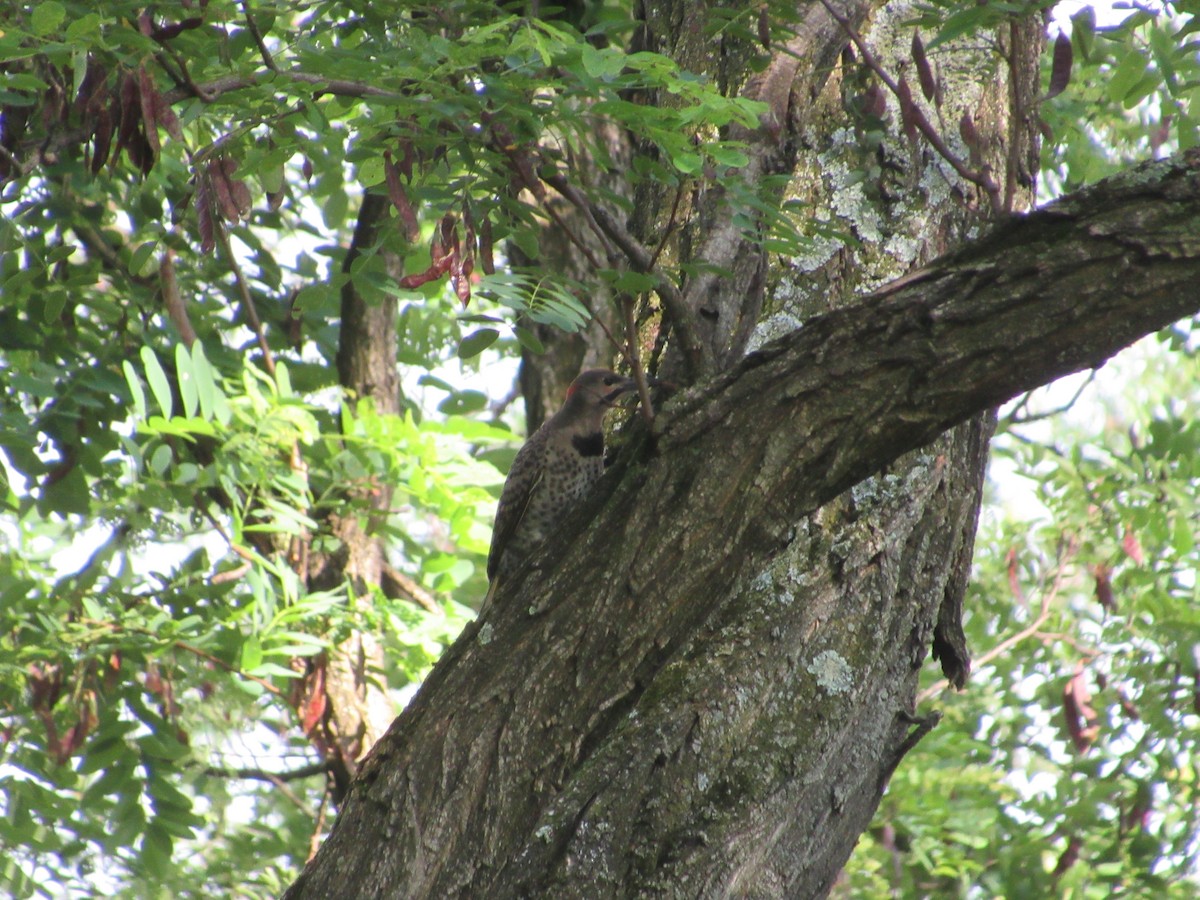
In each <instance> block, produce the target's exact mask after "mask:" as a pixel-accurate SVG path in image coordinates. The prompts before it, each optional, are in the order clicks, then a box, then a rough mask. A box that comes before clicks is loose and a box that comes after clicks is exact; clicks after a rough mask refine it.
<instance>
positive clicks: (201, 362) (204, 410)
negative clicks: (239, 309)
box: [192, 341, 220, 422]
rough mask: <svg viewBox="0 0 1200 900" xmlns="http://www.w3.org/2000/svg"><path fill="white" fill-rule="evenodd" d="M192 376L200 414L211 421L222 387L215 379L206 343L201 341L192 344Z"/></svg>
mask: <svg viewBox="0 0 1200 900" xmlns="http://www.w3.org/2000/svg"><path fill="white" fill-rule="evenodd" d="M192 376H193V379H194V383H195V385H196V395H197V397H198V398H199V400H200V415H201V416H202V417H203V418H205V419H207V420H208V421H210V422H211V421H212V419H213V416H214V414H215V409H216V398H217V394H218V393H220V388H218V387H217V384H216V382H215V381H214V380H213V370H212V366H211V365H210V364H209V362H208V357H206V356H205V355H204V345H203V344H201V343H200V342H199V341H196V342H195V343H194V344H192Z"/></svg>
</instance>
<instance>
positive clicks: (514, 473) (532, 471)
mask: <svg viewBox="0 0 1200 900" xmlns="http://www.w3.org/2000/svg"><path fill="white" fill-rule="evenodd" d="M545 446H546V433H545V432H544V431H543V430H542V429H538V430H537V431H536V432H534V434H533V436H532V437H531V438H530V439H529V440H527V441H526V442H525V445H524V446H523V447H521V449H520V450H518V451H517V455H516V457H515V458H514V459H513V464H512V468H511V469H509V471H508V478H506V479H505V481H504V488H503V490H501V491H500V504H499V506H497V507H496V522H495V524H494V525H493V526H492V546H491V549H490V550H489V551H488V561H487V573H488V579H489V580H490V579H493V578H495V577H496V570H497V569H498V568H499V567H500V557H501V556H502V555H503V554H504V548H505V547H507V546H508V542H509V540H510V539H511V538H512V536H513V534H514V533H515V532H516V530H517V526H518V525H520V524H521V519H523V518H524V517H525V510H526V509H528V508H529V500H530V498H532V497H533V494H534V491H535V490H536V489H537V486H538V483H539V482H540V481H541V480H542V475H543V474H544V471H545V467H544V466H543V464H542V459H543V456H544V452H543V451H544V449H545Z"/></svg>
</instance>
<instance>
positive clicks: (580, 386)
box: [567, 369, 637, 414]
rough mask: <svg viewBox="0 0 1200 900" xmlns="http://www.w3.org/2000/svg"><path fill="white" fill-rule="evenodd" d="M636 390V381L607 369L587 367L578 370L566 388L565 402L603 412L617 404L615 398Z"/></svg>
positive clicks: (617, 398)
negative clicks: (576, 375)
mask: <svg viewBox="0 0 1200 900" xmlns="http://www.w3.org/2000/svg"><path fill="white" fill-rule="evenodd" d="M636 390H637V382H635V381H634V380H633V379H632V378H625V377H624V376H622V375H618V374H617V373H616V372H610V371H609V370H608V369H588V370H587V371H585V372H580V373H579V375H578V377H576V379H575V380H574V381H572V382H571V386H570V387H569V388H567V403H568V404H570V405H572V406H576V407H577V408H581V409H585V410H588V411H599V412H600V413H601V414H603V413H604V412H605V411H607V410H609V409H612V408H613V407H614V406H616V405H617V400H619V399H620V398H621V396H622V395H624V394H627V393H629V392H630V391H636Z"/></svg>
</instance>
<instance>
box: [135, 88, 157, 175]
mask: <svg viewBox="0 0 1200 900" xmlns="http://www.w3.org/2000/svg"><path fill="white" fill-rule="evenodd" d="M137 87H138V102H139V103H140V105H141V110H142V131H143V133H144V134H145V135H146V142H147V143H148V144H149V145H150V151H151V152H152V153H153V154H154V155H155V156H156V157H157V156H158V153H159V150H160V149H161V146H160V145H159V143H158V119H157V117H156V116H155V109H154V108H155V103H154V95H155V93H156V91H155V89H154V79H152V78H151V77H150V73H149V72H147V71H146V67H145V66H138V70H137Z"/></svg>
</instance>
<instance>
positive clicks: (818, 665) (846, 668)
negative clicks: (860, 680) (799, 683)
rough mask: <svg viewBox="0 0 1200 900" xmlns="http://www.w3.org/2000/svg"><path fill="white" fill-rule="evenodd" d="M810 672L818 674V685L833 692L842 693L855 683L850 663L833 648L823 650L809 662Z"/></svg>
mask: <svg viewBox="0 0 1200 900" xmlns="http://www.w3.org/2000/svg"><path fill="white" fill-rule="evenodd" d="M808 672H809V674H811V675H815V676H817V685H818V686H819V687H822V688H824V689H825V690H826V691H828V692H829V693H831V694H842V693H845V692H846V691H848V690H850V688H851V686H852V685H853V684H854V673H853V671H852V670H851V669H850V665H849V663H847V662H846V660H844V659H842V657H841V656H840V655H839V654H838V653H837V652H836V651H833V650H822V651H821V652H820V653H818V654H817V655H816V656H815V657H814V658H813V661H812V662H810V663H809V664H808Z"/></svg>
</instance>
